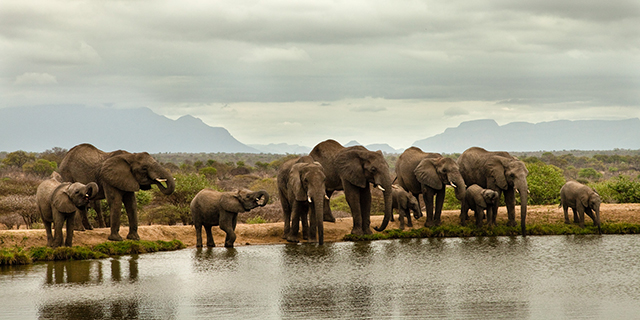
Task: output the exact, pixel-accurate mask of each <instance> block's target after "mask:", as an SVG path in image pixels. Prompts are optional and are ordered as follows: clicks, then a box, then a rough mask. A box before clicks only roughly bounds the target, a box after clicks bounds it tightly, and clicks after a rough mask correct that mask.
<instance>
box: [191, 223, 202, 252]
mask: <svg viewBox="0 0 640 320" xmlns="http://www.w3.org/2000/svg"><path fill="white" fill-rule="evenodd" d="M193 226H194V227H195V228H196V248H202V224H201V223H194V224H193Z"/></svg>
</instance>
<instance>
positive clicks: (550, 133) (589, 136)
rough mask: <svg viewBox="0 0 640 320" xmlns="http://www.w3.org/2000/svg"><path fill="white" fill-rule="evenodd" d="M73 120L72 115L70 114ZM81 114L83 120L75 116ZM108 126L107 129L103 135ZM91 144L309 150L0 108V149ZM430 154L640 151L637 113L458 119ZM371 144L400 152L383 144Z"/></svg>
mask: <svg viewBox="0 0 640 320" xmlns="http://www.w3.org/2000/svg"><path fill="white" fill-rule="evenodd" d="M72 119H73V120H72ZM78 119H81V120H78ZM105 132H106V134H105ZM80 143H91V144H93V145H95V146H96V147H98V148H100V149H102V150H105V151H111V150H118V149H124V150H128V151H132V152H139V151H147V152H150V153H160V152H186V153H200V152H206V153H210V152H226V153H277V154H287V153H289V154H307V153H309V152H310V151H311V149H312V147H308V146H300V145H289V144H286V143H277V144H276V143H271V144H268V145H259V144H252V145H245V144H243V143H242V142H240V141H238V140H237V139H235V138H234V137H233V136H232V135H231V134H230V133H229V132H228V131H227V130H226V129H225V128H222V127H211V126H209V125H207V124H206V123H204V122H203V121H202V120H200V119H198V118H195V117H193V116H190V115H186V116H183V117H180V118H179V119H176V120H172V119H169V118H167V117H165V116H162V115H158V114H156V113H154V112H153V111H151V110H150V109H148V108H137V109H113V108H90V107H84V106H55V107H49V106H38V107H21V108H2V109H0V151H8V152H11V151H16V150H25V151H33V152H42V151H44V150H47V149H51V148H53V147H61V148H65V149H70V148H71V147H73V146H75V145H77V144H80ZM353 145H360V143H358V142H357V141H350V142H348V143H347V144H345V146H353ZM413 145H414V146H417V147H420V148H421V149H422V150H424V151H428V152H441V153H455V152H462V151H464V150H466V149H467V148H469V147H472V146H481V147H484V148H486V149H488V150H504V151H519V152H523V151H525V152H526V151H541V150H544V151H553V150H613V149H616V148H620V149H640V119H638V118H633V119H627V120H616V121H614V120H611V121H605V120H584V121H569V120H558V121H551V122H541V123H536V124H533V123H528V122H512V123H508V124H505V125H502V126H500V125H498V124H497V123H496V121H494V120H491V119H485V120H474V121H467V122H463V123H461V124H460V125H459V126H458V127H455V128H447V129H446V130H445V131H444V132H443V133H441V134H437V135H435V136H432V137H429V138H426V139H422V140H418V141H416V142H414V143H413ZM365 147H366V148H367V149H369V150H382V151H383V152H386V153H401V152H402V151H403V150H402V149H394V148H392V147H391V146H389V145H388V144H384V143H379V144H370V145H366V146H365Z"/></svg>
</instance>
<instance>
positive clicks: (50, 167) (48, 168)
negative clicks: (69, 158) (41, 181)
mask: <svg viewBox="0 0 640 320" xmlns="http://www.w3.org/2000/svg"><path fill="white" fill-rule="evenodd" d="M56 169H58V164H57V163H56V162H55V161H48V160H45V159H38V160H36V161H35V162H27V163H25V164H24V165H22V171H23V172H24V173H32V174H35V175H38V176H40V177H48V176H50V175H51V174H52V173H53V172H54V171H56Z"/></svg>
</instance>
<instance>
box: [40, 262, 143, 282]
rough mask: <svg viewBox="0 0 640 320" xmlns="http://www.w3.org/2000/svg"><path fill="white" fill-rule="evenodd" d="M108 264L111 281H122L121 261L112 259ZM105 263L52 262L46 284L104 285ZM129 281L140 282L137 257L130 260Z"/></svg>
mask: <svg viewBox="0 0 640 320" xmlns="http://www.w3.org/2000/svg"><path fill="white" fill-rule="evenodd" d="M108 262H109V263H110V264H111V265H110V267H111V280H112V281H115V282H119V281H121V280H122V276H123V271H122V268H121V261H120V259H111V260H109V261H108ZM103 263H107V261H51V262H49V263H48V264H47V277H46V280H45V284H47V285H55V284H64V283H74V284H87V283H102V282H104V280H105V278H104V271H103V268H102V267H103ZM128 279H129V281H130V282H135V281H137V280H138V256H136V255H134V256H131V258H130V259H129V260H128Z"/></svg>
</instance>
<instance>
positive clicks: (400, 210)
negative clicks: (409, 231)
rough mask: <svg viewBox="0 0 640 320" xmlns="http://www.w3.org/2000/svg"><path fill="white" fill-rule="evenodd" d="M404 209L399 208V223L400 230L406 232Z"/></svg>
mask: <svg viewBox="0 0 640 320" xmlns="http://www.w3.org/2000/svg"><path fill="white" fill-rule="evenodd" d="M404 215H405V212H404V209H403V208H398V221H399V222H400V230H404Z"/></svg>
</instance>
